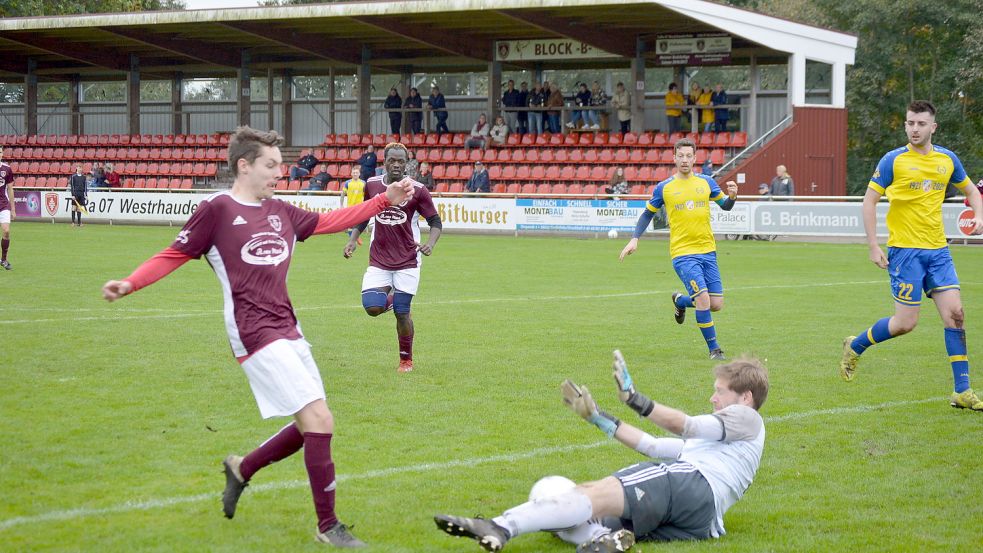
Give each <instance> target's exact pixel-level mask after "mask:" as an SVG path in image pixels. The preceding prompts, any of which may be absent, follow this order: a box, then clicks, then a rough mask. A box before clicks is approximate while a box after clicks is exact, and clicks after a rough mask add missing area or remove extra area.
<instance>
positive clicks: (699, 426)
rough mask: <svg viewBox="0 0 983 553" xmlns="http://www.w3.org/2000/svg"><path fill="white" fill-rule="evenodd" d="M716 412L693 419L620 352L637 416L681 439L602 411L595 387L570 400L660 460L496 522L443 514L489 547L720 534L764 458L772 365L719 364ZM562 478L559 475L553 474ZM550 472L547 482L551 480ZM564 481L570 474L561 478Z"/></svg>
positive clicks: (627, 398)
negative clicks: (550, 535) (635, 373)
mask: <svg viewBox="0 0 983 553" xmlns="http://www.w3.org/2000/svg"><path fill="white" fill-rule="evenodd" d="M713 370H714V376H715V378H716V379H715V381H714V392H713V395H712V396H711V397H710V403H711V404H712V405H713V412H712V413H711V414H708V415H696V416H690V415H687V414H686V413H683V412H682V411H679V410H677V409H673V408H671V407H668V406H665V405H661V404H659V403H656V402H655V401H652V400H651V399H649V398H648V397H646V396H645V395H643V394H642V393H640V392H638V391H637V390H636V389H635V385H634V382H633V381H632V378H631V374H630V373H629V372H628V367H627V365H626V364H625V361H624V358H623V357H622V355H621V352H619V351H617V350H616V351H615V352H614V378H615V381H616V383H617V386H618V390H617V391H618V397H619V399H621V401H622V402H624V403H625V404H626V405H627V406H628V407H630V408H631V409H632V410H634V411H635V412H636V413H638V415H640V416H641V417H642V418H644V419H648V420H649V421H650V422H653V423H655V424H656V425H657V426H659V427H661V428H662V429H664V430H666V431H668V432H671V433H673V434H675V435H677V436H679V437H678V438H656V437H654V436H651V435H650V434H648V433H646V432H644V431H643V430H641V429H639V428H636V427H635V426H632V425H630V424H628V423H626V422H622V421H620V420H618V419H617V418H616V417H614V416H612V415H610V414H608V413H606V412H604V411H602V410H600V409H599V408H598V406H597V403H596V402H595V401H594V399H593V398H592V397H591V394H590V391H589V390H588V389H587V387H586V386H578V385H577V384H576V383H574V382H572V381H570V380H566V381H564V382H563V384H562V385H561V391H562V392H563V402H564V403H565V404H566V405H567V406H568V407H570V408H571V409H572V410H573V411H574V412H576V413H577V414H578V415H580V416H581V417H582V418H583V419H584V420H586V421H587V422H590V423H591V424H593V425H594V426H596V427H597V428H598V429H600V430H601V431H602V432H604V433H605V434H607V435H608V436H610V437H613V438H615V439H617V440H618V441H619V442H621V443H623V444H625V445H626V446H628V447H630V448H632V449H634V450H636V451H638V452H639V453H642V454H643V455H646V456H648V457H650V458H652V459H653V460H652V461H644V462H641V463H636V464H634V465H631V466H630V467H627V468H624V469H622V470H620V471H618V472H616V473H614V474H613V475H612V476H608V477H606V478H603V479H601V480H597V481H594V482H587V483H584V484H580V485H576V484H574V483H573V482H572V481H567V482H569V484H568V485H567V486H562V485H561V486H559V488H560V489H557V487H556V486H555V485H554V486H553V488H554V489H552V490H549V491H548V492H547V493H543V492H540V493H536V492H537V490H536V488H537V487H540V486H538V485H537V486H536V487H534V488H533V492H534V493H533V494H532V495H531V497H530V501H527V502H526V503H523V504H521V505H518V506H516V507H513V508H511V509H508V510H507V511H505V512H504V513H502V514H501V515H500V516H497V517H495V518H492V519H484V518H465V517H457V516H451V515H437V516H436V517H434V521H435V522H436V523H437V526H438V527H439V528H440V529H442V530H444V531H445V532H447V533H449V534H451V535H455V536H463V537H469V538H472V539H475V540H477V541H478V543H479V545H481V546H482V547H483V548H484V549H485V550H487V551H500V550H501V549H502V548H503V547H504V546H505V544H506V542H508V541H509V540H511V539H513V538H515V537H517V536H519V535H522V534H528V533H530V532H537V531H549V532H555V533H556V535H557V536H558V537H559V538H561V539H563V540H564V541H567V542H569V543H573V544H577V545H578V547H577V551H578V553H581V552H617V551H628V550H629V549H630V548H631V546H632V545H633V544H634V543H635V541H636V540H653V541H670V540H692V539H705V538H716V537H720V536H721V535H723V534H724V524H723V516H724V513H725V512H726V511H727V509H729V508H730V507H731V506H732V505H734V503H736V502H737V501H738V500H739V499H741V497H742V496H743V495H744V492H745V491H746V490H747V488H748V486H750V485H751V481H752V480H753V479H754V475H755V473H756V472H757V470H758V466H759V465H760V463H761V453H762V451H763V449H764V443H765V428H764V421H763V420H762V418H761V415H760V414H758V409H760V408H761V406H762V405H763V404H764V402H765V399H766V398H767V397H768V371H767V370H766V369H765V368H764V366H763V365H762V364H761V363H760V362H759V361H758V360H756V359H749V358H741V359H737V360H735V361H732V362H729V363H726V364H723V365H718V366H717V367H715V368H714V369H713ZM548 478H552V479H554V481H555V479H556V478H557V477H548ZM545 480H547V479H543V480H541V481H540V482H543V481H545ZM561 480H562V479H561Z"/></svg>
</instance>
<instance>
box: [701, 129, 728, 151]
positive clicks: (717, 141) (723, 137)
mask: <svg viewBox="0 0 983 553" xmlns="http://www.w3.org/2000/svg"><path fill="white" fill-rule="evenodd" d="M730 140H731V139H730V133H729V132H718V133H716V136H714V139H713V141H712V143H711V144H707V146H716V147H718V148H726V147H727V146H730ZM701 146H702V144H701Z"/></svg>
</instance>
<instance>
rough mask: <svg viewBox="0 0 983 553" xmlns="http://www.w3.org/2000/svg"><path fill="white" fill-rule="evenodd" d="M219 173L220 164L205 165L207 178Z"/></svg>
mask: <svg viewBox="0 0 983 553" xmlns="http://www.w3.org/2000/svg"><path fill="white" fill-rule="evenodd" d="M217 172H218V164H215V163H206V164H205V176H206V177H214V176H215V173H217Z"/></svg>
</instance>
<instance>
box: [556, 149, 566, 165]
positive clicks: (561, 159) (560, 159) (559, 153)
mask: <svg viewBox="0 0 983 553" xmlns="http://www.w3.org/2000/svg"><path fill="white" fill-rule="evenodd" d="M553 160H554V161H556V162H557V163H566V162H567V161H569V160H570V152H569V151H567V150H566V149H560V150H555V151H554V152H553Z"/></svg>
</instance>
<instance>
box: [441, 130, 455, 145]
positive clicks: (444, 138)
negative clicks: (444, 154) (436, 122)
mask: <svg viewBox="0 0 983 553" xmlns="http://www.w3.org/2000/svg"><path fill="white" fill-rule="evenodd" d="M453 140H454V135H452V134H450V133H444V134H442V135H440V139H439V140H437V143H438V144H439V145H440V146H450V145H451V142H452V141H453Z"/></svg>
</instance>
